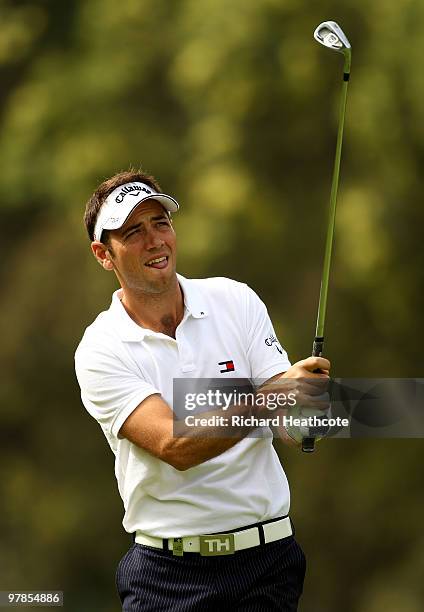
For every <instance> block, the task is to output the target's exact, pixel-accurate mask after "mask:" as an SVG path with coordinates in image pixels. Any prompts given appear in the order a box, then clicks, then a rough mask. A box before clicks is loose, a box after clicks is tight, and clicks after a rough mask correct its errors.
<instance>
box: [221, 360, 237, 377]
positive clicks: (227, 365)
mask: <svg viewBox="0 0 424 612" xmlns="http://www.w3.org/2000/svg"><path fill="white" fill-rule="evenodd" d="M218 365H220V366H224V368H223V369H222V370H219V371H220V372H221V374H224V373H225V372H234V361H220V362H219V363H218Z"/></svg>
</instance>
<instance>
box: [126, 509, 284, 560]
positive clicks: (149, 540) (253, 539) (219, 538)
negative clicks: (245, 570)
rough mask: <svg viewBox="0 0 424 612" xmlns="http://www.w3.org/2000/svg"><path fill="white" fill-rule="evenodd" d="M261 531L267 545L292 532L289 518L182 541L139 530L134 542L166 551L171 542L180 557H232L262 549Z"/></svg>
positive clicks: (172, 547) (187, 538)
mask: <svg viewBox="0 0 424 612" xmlns="http://www.w3.org/2000/svg"><path fill="white" fill-rule="evenodd" d="M259 529H263V533H264V542H265V544H268V543H269V542H275V541H276V540H282V539H283V538H287V537H289V536H291V535H292V533H293V531H292V528H291V523H290V519H289V517H288V516H286V517H285V518H282V519H279V520H278V521H272V522H270V523H263V524H262V525H261V527H249V528H248V529H241V530H240V531H234V532H232V533H214V534H211V535H208V534H205V535H198V536H183V537H182V538H168V539H165V540H163V539H162V538H155V537H152V536H149V535H147V534H145V533H143V532H141V531H137V532H136V536H135V542H136V543H137V544H144V545H145V546H152V547H153V548H162V549H166V543H168V550H172V551H173V552H174V542H175V543H176V546H175V552H174V554H179V555H181V554H183V552H194V553H200V554H201V555H203V556H216V555H229V554H233V553H234V552H236V551H238V550H245V549H246V548H252V547H253V546H259V545H260V543H261V539H260V535H259ZM177 551H178V552H177Z"/></svg>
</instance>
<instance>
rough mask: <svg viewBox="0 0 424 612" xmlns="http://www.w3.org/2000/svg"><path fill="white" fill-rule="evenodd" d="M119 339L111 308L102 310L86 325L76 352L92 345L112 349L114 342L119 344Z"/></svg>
mask: <svg viewBox="0 0 424 612" xmlns="http://www.w3.org/2000/svg"><path fill="white" fill-rule="evenodd" d="M117 339H118V337H117V334H116V330H115V326H114V325H113V317H112V314H111V312H110V308H109V309H108V310H105V311H103V312H100V313H99V314H98V315H97V317H96V318H95V319H94V321H93V322H92V323H91V324H90V325H88V327H86V329H85V331H84V334H83V336H82V338H81V340H80V342H79V344H78V347H77V349H76V353H78V352H81V350H82V349H84V348H88V347H92V348H93V349H94V348H97V349H101V348H102V347H103V348H108V349H110V348H111V347H112V346H113V345H114V344H117V342H116V340H117Z"/></svg>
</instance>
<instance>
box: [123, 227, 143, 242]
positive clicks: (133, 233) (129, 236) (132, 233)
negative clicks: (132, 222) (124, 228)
mask: <svg viewBox="0 0 424 612" xmlns="http://www.w3.org/2000/svg"><path fill="white" fill-rule="evenodd" d="M139 232H140V230H139V229H134V230H132V231H131V232H130V233H129V234H127V235H126V236H125V240H128V238H131V236H134V235H135V234H138V233H139Z"/></svg>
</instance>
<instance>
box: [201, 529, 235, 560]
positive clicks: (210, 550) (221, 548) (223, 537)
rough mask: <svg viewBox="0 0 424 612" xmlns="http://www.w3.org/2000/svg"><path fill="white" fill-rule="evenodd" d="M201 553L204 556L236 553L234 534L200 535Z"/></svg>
mask: <svg viewBox="0 0 424 612" xmlns="http://www.w3.org/2000/svg"><path fill="white" fill-rule="evenodd" d="M199 542H200V554H201V555H202V556H203V557H215V556H216V555H232V554H234V552H235V550H234V534H233V533H214V534H213V535H203V536H199Z"/></svg>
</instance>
